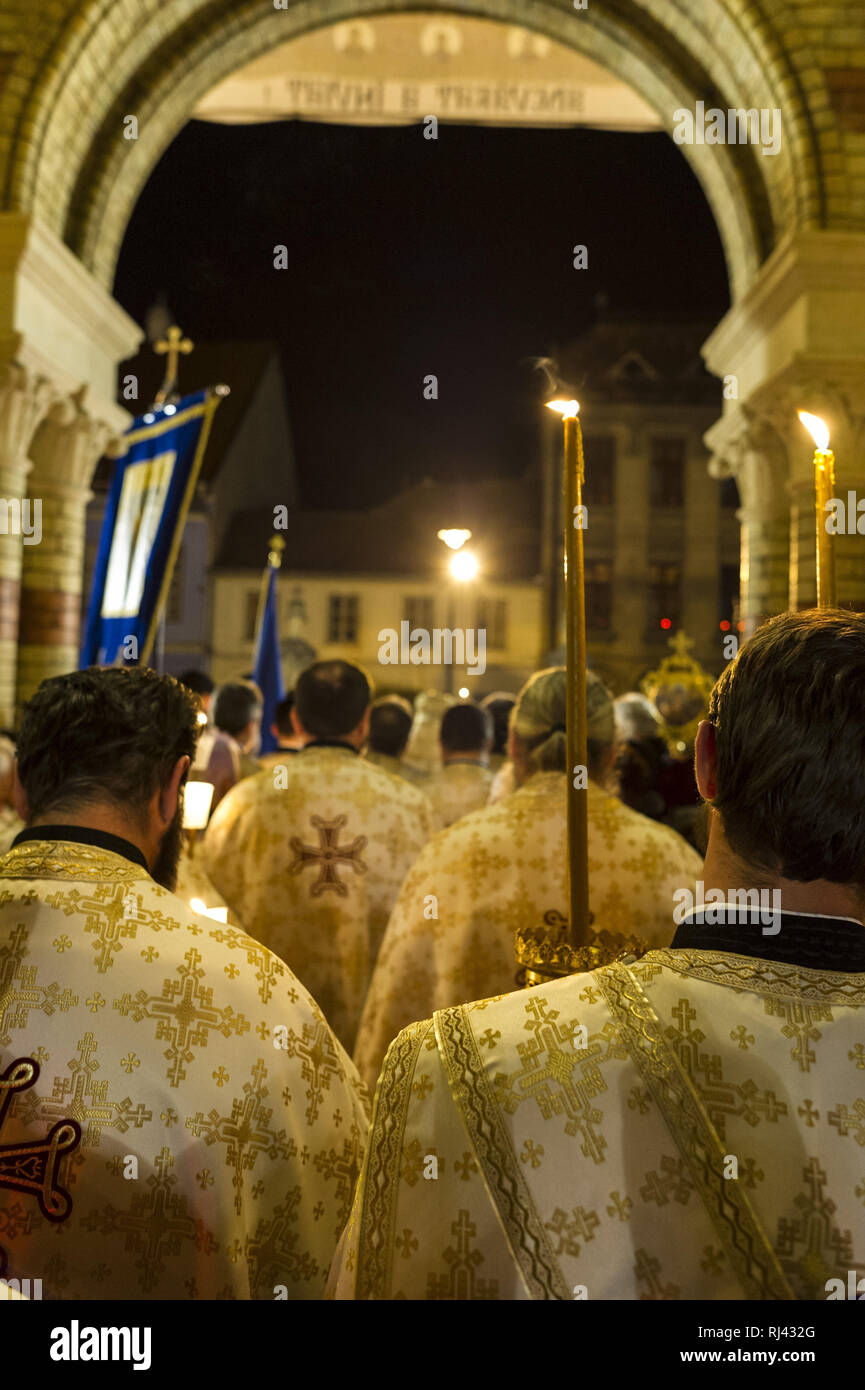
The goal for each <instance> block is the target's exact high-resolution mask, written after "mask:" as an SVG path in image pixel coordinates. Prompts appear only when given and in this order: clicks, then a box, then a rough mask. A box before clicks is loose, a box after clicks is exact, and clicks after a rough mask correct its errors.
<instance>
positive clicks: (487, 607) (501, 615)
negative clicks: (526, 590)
mask: <svg viewBox="0 0 865 1390" xmlns="http://www.w3.org/2000/svg"><path fill="white" fill-rule="evenodd" d="M507 624H508V605H507V600H506V599H503V598H480V599H478V606H477V615H476V621H475V626H476V627H477V628H478V630H479V631H483V632H486V644H487V649H488V650H492V651H498V652H501V651H504V650H505V648H506V647H507V645H508V627H507Z"/></svg>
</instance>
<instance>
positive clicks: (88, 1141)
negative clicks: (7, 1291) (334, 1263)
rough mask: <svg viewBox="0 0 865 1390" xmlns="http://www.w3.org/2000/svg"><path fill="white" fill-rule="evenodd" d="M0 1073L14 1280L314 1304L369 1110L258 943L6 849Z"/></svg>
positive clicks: (4, 1216)
mask: <svg viewBox="0 0 865 1390" xmlns="http://www.w3.org/2000/svg"><path fill="white" fill-rule="evenodd" d="M24 1059H30V1062H29V1063H26V1062H25V1060H24ZM16 1064H17V1066H16ZM31 1064H33V1065H31ZM0 1075H2V1076H5V1085H0V1121H2V1127H0V1153H2V1149H4V1148H6V1146H7V1145H10V1144H22V1145H25V1144H26V1145H31V1146H33V1155H32V1156H31V1158H30V1159H29V1160H28V1159H26V1155H25V1156H22V1161H21V1163H20V1164H16V1163H15V1161H14V1159H10V1155H9V1153H8V1151H7V1152H6V1153H3V1154H2V1163H0V1252H2V1253H0V1266H2V1264H3V1263H4V1257H5V1260H6V1263H7V1268H6V1277H7V1278H15V1279H19V1280H21V1281H23V1280H25V1279H28V1278H30V1279H33V1278H39V1279H41V1280H42V1296H43V1298H46V1299H68V1300H70V1301H74V1300H78V1299H103V1298H109V1299H110V1298H119V1299H142V1298H144V1299H151V1298H154V1299H197V1298H205V1299H211V1298H222V1299H233V1298H241V1299H246V1298H262V1299H273V1298H275V1297H283V1298H284V1297H288V1298H290V1299H294V1298H305V1299H310V1298H318V1297H320V1296H321V1294H322V1292H323V1290H324V1287H325V1281H326V1278H327V1273H328V1268H329V1265H330V1262H331V1259H332V1257H333V1252H334V1249H335V1247H336V1243H337V1240H338V1237H339V1235H340V1232H341V1230H342V1227H343V1225H344V1222H345V1219H346V1217H347V1215H348V1211H349V1207H350V1204H351V1196H352V1191H353V1188H354V1185H355V1180H356V1176H357V1172H358V1170H359V1166H360V1160H361V1157H362V1151H363V1146H364V1143H365V1140H366V1132H367V1109H366V1096H365V1092H364V1089H363V1087H362V1086H361V1083H360V1081H359V1079H358V1076H357V1073H356V1072H355V1069H354V1067H353V1066H352V1064H351V1062H350V1060H349V1059H348V1057H347V1056H346V1055H345V1053H344V1052H343V1050H342V1048H341V1047H340V1045H339V1043H338V1042H337V1041H336V1039H335V1038H334V1036H333V1034H332V1033H331V1031H330V1029H329V1028H328V1026H327V1023H326V1022H325V1020H324V1017H323V1015H322V1014H321V1011H320V1010H319V1008H318V1007H317V1005H316V1004H315V1002H314V1001H313V1000H312V999H311V998H310V996H309V995H308V994H307V992H306V990H305V989H304V988H303V987H302V985H301V984H300V982H299V981H298V980H297V979H296V978H295V977H294V976H293V975H292V973H291V971H290V970H289V969H288V968H287V967H286V966H285V965H284V964H283V963H282V961H280V960H277V958H276V957H275V956H273V955H272V954H271V953H270V952H269V951H267V950H265V949H264V947H262V946H261V945H259V943H258V942H257V941H254V940H252V939H251V938H250V937H248V936H246V935H244V933H243V932H242V931H239V930H238V929H237V928H235V927H230V926H220V925H219V924H218V923H216V922H214V921H212V920H211V919H209V918H207V917H204V916H199V915H197V914H196V913H194V912H192V911H191V910H190V909H189V908H188V907H187V905H186V904H185V903H184V902H182V901H181V899H179V898H177V897H176V896H174V894H172V893H169V892H167V891H166V890H165V889H164V888H160V887H159V886H158V885H157V884H155V883H154V881H153V880H152V879H151V877H150V875H149V874H148V873H147V871H146V870H145V869H144V868H141V867H139V866H138V865H137V864H136V863H133V862H132V861H131V860H129V859H126V858H125V857H123V856H122V855H120V854H115V853H111V852H108V851H107V850H103V849H100V848H96V847H93V846H90V845H84V844H77V843H75V844H73V843H70V842H65V841H54V842H48V841H38V840H32V841H27V842H25V843H22V844H21V845H18V846H17V847H16V848H15V849H13V850H11V851H10V852H9V853H8V854H7V855H6V856H5V857H4V858H2V859H0ZM34 1075H35V1079H34ZM52 1134H53V1136H54V1141H53V1142H54V1146H55V1148H54V1150H53V1151H51V1145H50V1144H49V1142H48V1141H49V1137H50V1136H51V1135H52ZM28 1163H29V1164H31V1165H32V1164H34V1163H35V1164H36V1165H37V1166H38V1167H39V1173H40V1176H37V1177H36V1178H34V1173H33V1169H32V1167H28V1166H27V1165H28ZM42 1173H45V1174H46V1181H45V1191H46V1192H47V1194H48V1196H47V1199H46V1200H45V1201H40V1200H38V1195H39V1194H38V1190H37V1189H39V1187H40V1186H41V1174H42ZM64 1194H65V1195H64ZM67 1202H71V1210H69V1211H68V1212H66V1214H65V1216H64V1217H63V1219H60V1220H52V1219H49V1217H50V1216H51V1215H52V1210H51V1209H52V1207H53V1208H54V1209H55V1210H54V1212H53V1214H54V1215H55V1216H56V1215H58V1214H61V1213H62V1212H63V1210H64V1209H65V1207H66V1205H67ZM0 1273H2V1269H0Z"/></svg>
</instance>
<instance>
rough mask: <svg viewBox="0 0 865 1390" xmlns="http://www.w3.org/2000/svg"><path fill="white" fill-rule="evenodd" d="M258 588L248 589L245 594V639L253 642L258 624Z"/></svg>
mask: <svg viewBox="0 0 865 1390" xmlns="http://www.w3.org/2000/svg"><path fill="white" fill-rule="evenodd" d="M258 600H259V591H258V589H249V590H248V591H247V595H246V640H247V642H254V641H255V639H256V636H257V635H258V634H257V631H256V629H257V626H258Z"/></svg>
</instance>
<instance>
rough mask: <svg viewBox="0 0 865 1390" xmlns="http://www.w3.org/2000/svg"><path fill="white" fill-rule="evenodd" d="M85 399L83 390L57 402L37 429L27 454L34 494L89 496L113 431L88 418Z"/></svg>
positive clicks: (84, 389) (107, 426)
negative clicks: (29, 460)
mask: <svg viewBox="0 0 865 1390" xmlns="http://www.w3.org/2000/svg"><path fill="white" fill-rule="evenodd" d="M85 396H86V388H85V387H82V388H81V389H80V390H78V391H77V392H76V393H75V394H74V395H71V396H66V397H64V398H63V399H62V400H59V401H56V402H55V403H54V404H53V405H52V406H51V408H50V409H49V411H48V413H47V415H46V417H45V419H44V420H43V422H42V424H41V425H40V426H39V429H38V430H37V432H36V435H35V437H34V439H33V444H32V446H31V451H30V453H31V457H32V459H33V475H32V480H31V481H32V486H33V487H34V488H35V489H36V490H37V491H40V490H41V491H43V492H45V491H49V490H50V491H52V492H54V493H64V494H68V495H70V496H72V495H80V494H81V493H86V494H87V495H88V496H89V491H88V489H89V487H90V481H91V479H92V477H93V474H94V472H95V471H96V465H97V464H98V462H99V460H100V459H101V457H102V455H103V454H104V452H105V449H106V446H107V444H108V443H109V441H110V440H111V439H112V438H113V435H114V430H113V428H112V426H111V425H109V424H108V423H107V422H106V421H104V420H95V419H94V418H93V417H92V416H91V415H89V414H88V412H87V411H86V410H85V408H84V398H85ZM85 500H86V499H85Z"/></svg>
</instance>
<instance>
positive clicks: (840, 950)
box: [672, 903, 865, 974]
mask: <svg viewBox="0 0 865 1390" xmlns="http://www.w3.org/2000/svg"><path fill="white" fill-rule="evenodd" d="M707 916H708V918H709V920H708V922H707V921H706V917H707ZM767 933H768V934H767ZM672 946H673V949H674V950H676V949H678V948H680V947H683V948H686V949H688V950H692V951H693V950H696V951H730V952H731V953H732V954H733V955H737V956H754V957H755V958H756V959H757V960H778V961H783V962H785V963H786V964H788V965H801V966H802V967H803V968H805V969H807V970H838V971H845V972H848V973H853V974H858V973H859V972H860V971H861V972H865V926H863V925H862V923H861V922H857V921H856V919H855V918H853V917H824V916H820V915H819V914H816V913H810V912H789V911H783V912H778V913H777V914H776V915H775V917H774V920H773V919H772V918H771V914H770V913H765V914H764V915H763V918H762V920H761V916H760V913H759V912H758V911H756V910H754V911H751V910H749V909H748V908H746V907H737V906H735V905H734V904H725V903H716V904H713V903H707V904H706V905H705V906H704V907H702V908H699V909H697V910H695V911H693V912H689V913H688V915H687V917H685V918H684V919H683V921H682V922H681V923H680V924H679V926H678V927H677V928H676V935H675V936H674V937H673V941H672Z"/></svg>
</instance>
